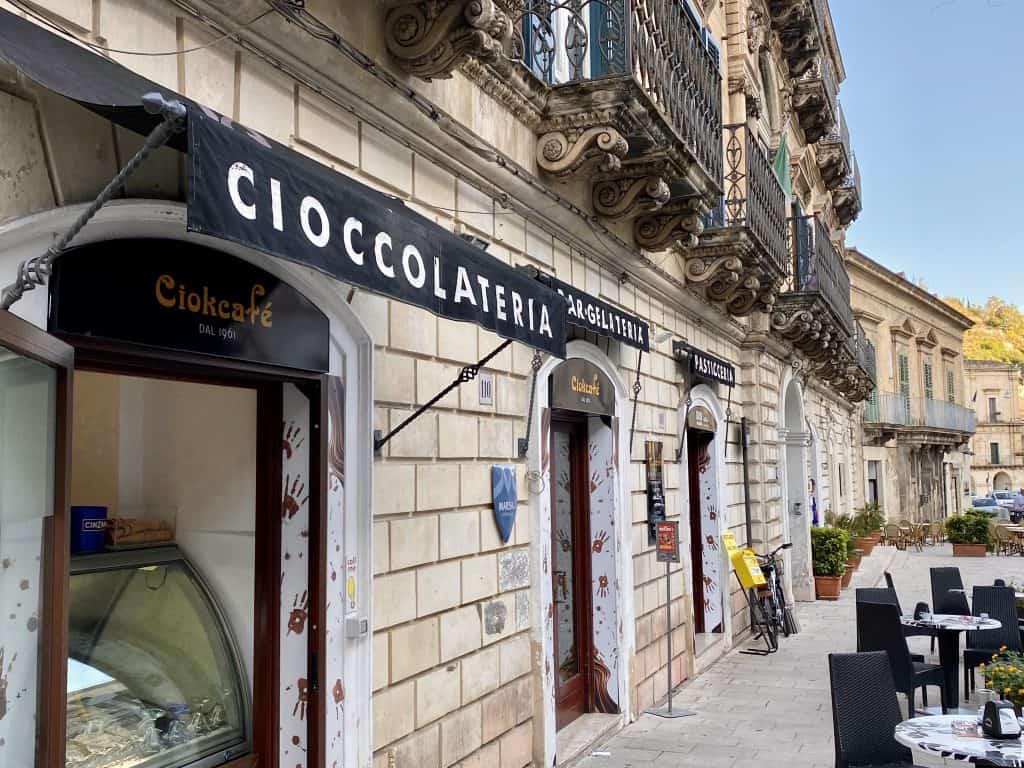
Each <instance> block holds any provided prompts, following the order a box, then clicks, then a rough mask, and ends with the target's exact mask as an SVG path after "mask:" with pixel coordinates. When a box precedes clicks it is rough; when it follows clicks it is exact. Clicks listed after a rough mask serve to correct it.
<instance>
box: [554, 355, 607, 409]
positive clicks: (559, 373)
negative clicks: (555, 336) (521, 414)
mask: <svg viewBox="0 0 1024 768" xmlns="http://www.w3.org/2000/svg"><path fill="white" fill-rule="evenodd" d="M549 400H550V405H551V407H552V408H558V409H561V410H566V411H580V412H582V413H592V414H594V415H595V416H614V415H615V391H614V389H613V388H612V382H611V380H610V379H609V378H608V377H607V376H605V375H604V373H603V372H602V371H601V369H600V368H598V367H597V366H596V365H594V364H593V363H590V362H588V361H586V360H584V359H582V358H579V357H571V358H569V359H568V360H566V361H565V362H563V363H559V364H558V366H557V367H556V368H555V370H554V371H552V373H551V393H550V398H549Z"/></svg>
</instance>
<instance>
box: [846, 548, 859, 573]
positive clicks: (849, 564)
mask: <svg viewBox="0 0 1024 768" xmlns="http://www.w3.org/2000/svg"><path fill="white" fill-rule="evenodd" d="M858 568H860V555H859V554H857V553H856V552H855V553H854V554H852V555H850V556H849V557H848V558H846V572H847V573H853V572H854V571H856V570H857V569H858Z"/></svg>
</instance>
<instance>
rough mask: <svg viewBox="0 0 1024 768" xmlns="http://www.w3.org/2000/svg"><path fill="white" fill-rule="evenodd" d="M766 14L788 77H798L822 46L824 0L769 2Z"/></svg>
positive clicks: (825, 11) (823, 40) (770, 0)
mask: <svg viewBox="0 0 1024 768" xmlns="http://www.w3.org/2000/svg"><path fill="white" fill-rule="evenodd" d="M768 15H769V16H770V17H771V24H772V29H774V30H775V32H776V33H777V34H778V36H779V42H780V43H781V44H782V54H783V56H784V57H785V58H786V63H787V64H788V65H789V72H790V74H791V75H792V76H793V77H800V75H802V74H803V73H804V72H805V71H806V70H807V67H808V66H810V60H811V59H812V58H813V56H814V55H815V54H817V53H818V52H819V51H821V50H822V49H823V48H824V46H825V39H826V33H825V26H826V20H827V19H828V18H829V11H828V3H827V0H768Z"/></svg>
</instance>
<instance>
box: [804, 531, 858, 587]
mask: <svg viewBox="0 0 1024 768" xmlns="http://www.w3.org/2000/svg"><path fill="white" fill-rule="evenodd" d="M849 539H850V535H849V534H848V533H847V532H846V531H844V530H843V529H842V528H811V566H812V567H813V569H814V575H815V576H842V575H843V571H844V570H845V569H846V558H847V542H848V541H849Z"/></svg>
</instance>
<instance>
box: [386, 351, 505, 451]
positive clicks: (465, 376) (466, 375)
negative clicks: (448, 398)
mask: <svg viewBox="0 0 1024 768" xmlns="http://www.w3.org/2000/svg"><path fill="white" fill-rule="evenodd" d="M511 343H512V340H511V339H509V340H508V341H506V342H504V343H503V344H501V345H499V346H498V347H496V348H495V349H493V350H491V352H490V354H488V355H487V356H486V357H483V358H481V359H480V361H479V362H477V363H476V365H467V366H464V367H463V368H462V370H461V371H459V375H458V376H456V377H455V380H454V381H452V383H451V384H449V385H448V386H447V387H445V388H444V389H442V390H441V391H440V392H438V393H437V394H436V395H434V396H433V397H432V398H430V399H429V400H428V401H427V402H425V403H424V404H423V405H421V406H420V407H419V408H417V409H416V410H415V411H413V412H412V413H411V414H410V415H409V416H408V418H406V419H405V420H403V421H402V423H401V424H399V425H398V426H397V427H395V428H394V429H392V430H391V431H390V432H388V433H387V434H386V435H383V436H382V435H381V433H382V431H383V430H380V429H375V430H374V431H373V452H374V453H375V454H378V455H379V454H380V449H381V448H383V447H384V446H385V445H387V443H388V442H389V441H390V440H391V438H393V437H394V436H395V435H397V434H398V433H399V432H401V431H402V430H403V429H405V428H406V427H407V426H409V425H410V424H411V423H412V422H414V421H416V419H418V418H419V417H420V416H422V415H423V414H424V413H426V412H427V411H429V410H430V409H431V408H433V407H434V405H435V404H436V403H437V402H438V401H440V400H441V398H443V397H444V396H445V395H447V394H448V393H449V392H451V391H452V390H453V389H456V388H457V387H458V386H459V385H460V384H464V383H466V382H467V381H472V380H473V379H475V378H476V377H477V375H478V374H479V373H480V369H481V368H483V367H484V366H485V365H487V363H489V362H490V361H491V360H492V359H494V358H495V357H496V356H497V355H498V354H499V353H500V352H502V351H503V350H504V349H505V348H506V347H508V345H509V344H511Z"/></svg>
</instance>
